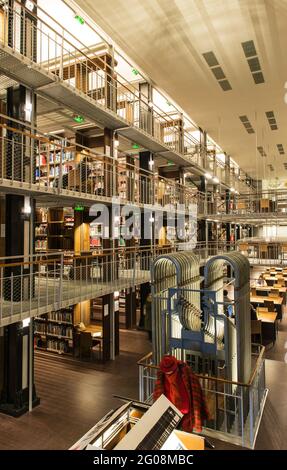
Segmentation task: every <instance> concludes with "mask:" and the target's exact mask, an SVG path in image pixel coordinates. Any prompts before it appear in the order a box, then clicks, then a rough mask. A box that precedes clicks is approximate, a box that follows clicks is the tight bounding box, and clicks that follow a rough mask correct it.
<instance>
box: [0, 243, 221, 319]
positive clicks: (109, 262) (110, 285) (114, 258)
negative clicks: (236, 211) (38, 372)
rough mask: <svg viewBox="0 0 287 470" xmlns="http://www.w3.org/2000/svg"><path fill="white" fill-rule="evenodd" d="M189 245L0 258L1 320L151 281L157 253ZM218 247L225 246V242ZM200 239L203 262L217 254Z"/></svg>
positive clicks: (219, 248)
mask: <svg viewBox="0 0 287 470" xmlns="http://www.w3.org/2000/svg"><path fill="white" fill-rule="evenodd" d="M187 248H189V247H187V246H186V244H185V243H173V244H169V245H164V246H162V245H153V244H151V245H146V246H143V247H137V246H136V247H119V248H115V249H102V250H101V251H99V252H95V251H94V252H89V253H85V254H84V255H77V254H75V253H73V252H57V251H53V252H46V253H42V252H41V253H37V254H34V255H30V256H27V257H24V256H17V257H10V258H7V257H6V258H1V259H0V324H1V325H4V324H9V323H14V322H16V321H20V320H22V319H24V318H27V317H30V316H37V315H40V314H43V313H45V312H48V311H52V310H58V309H60V308H64V307H66V306H68V305H73V304H75V303H77V302H80V301H82V300H88V299H92V298H96V297H99V296H101V295H104V294H108V293H111V292H114V291H115V290H121V289H124V288H127V287H133V286H135V285H138V284H141V283H144V282H149V281H150V267H151V263H152V261H153V259H154V258H155V257H157V256H159V255H162V254H166V253H173V252H175V251H178V250H184V249H187ZM216 249H218V250H222V251H226V249H227V247H226V245H225V244H222V245H221V246H220V247H219V246H218V247H217V248H216ZM213 250H215V246H214V247H213V248H212V251H211V248H209V249H206V247H203V246H202V245H201V244H200V243H199V244H197V246H196V247H195V249H194V252H195V254H197V255H198V257H199V260H200V261H202V262H203V263H204V262H205V261H206V260H207V259H208V258H209V257H210V256H213V255H214V254H216V253H215V251H213Z"/></svg>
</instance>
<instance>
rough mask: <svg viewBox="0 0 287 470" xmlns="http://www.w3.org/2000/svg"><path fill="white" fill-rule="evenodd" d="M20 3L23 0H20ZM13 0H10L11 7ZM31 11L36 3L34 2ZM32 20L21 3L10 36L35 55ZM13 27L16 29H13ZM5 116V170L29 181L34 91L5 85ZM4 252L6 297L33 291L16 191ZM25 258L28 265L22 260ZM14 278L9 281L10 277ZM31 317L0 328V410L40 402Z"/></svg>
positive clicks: (26, 208)
mask: <svg viewBox="0 0 287 470" xmlns="http://www.w3.org/2000/svg"><path fill="white" fill-rule="evenodd" d="M22 4H23V5H24V4H25V2H24V1H22ZM13 5H14V2H13V1H10V2H9V6H10V7H11V8H12V7H13ZM33 10H36V7H35V6H33ZM35 23H36V19H35V18H34V17H33V16H32V15H31V14H30V12H29V10H27V9H25V8H24V7H23V10H22V15H21V19H20V25H19V24H18V23H17V25H16V24H15V22H14V21H13V18H12V16H9V19H8V41H9V44H10V45H13V41H18V43H19V44H20V50H21V52H22V54H23V55H25V56H28V57H30V58H31V59H35V57H36V51H37V42H36V39H37V37H36V30H35V28H32V26H33V24H35ZM15 27H17V30H15V31H14V28H15ZM7 115H8V116H9V117H11V118H13V119H17V120H19V121H21V122H22V124H19V123H17V122H15V121H13V120H12V119H11V121H9V123H8V126H9V130H7V141H8V144H7V146H6V149H5V151H6V162H7V164H6V172H7V176H8V178H11V180H12V181H17V182H25V183H33V182H34V178H35V161H36V148H35V144H34V140H33V139H32V138H30V137H29V134H30V127H27V124H30V125H32V132H33V125H34V124H35V116H36V97H35V94H34V92H33V90H31V89H28V88H26V87H24V86H22V85H19V86H13V87H10V88H8V90H7ZM5 205H6V207H5V212H6V215H5V232H6V233H5V255H6V256H7V257H8V256H12V257H14V259H13V261H14V262H16V263H17V264H18V265H17V266H14V267H11V268H6V270H5V276H6V277H8V279H7V282H6V283H5V285H4V298H5V299H6V300H7V301H11V300H12V301H14V302H19V301H20V300H24V299H25V300H26V299H29V298H31V296H33V295H34V272H33V265H32V264H29V263H27V262H28V261H29V257H30V255H31V254H33V252H34V216H35V201H34V200H33V199H32V198H29V197H27V196H22V195H19V194H8V195H6V204H5ZM23 261H26V264H25V265H24V264H22V266H20V263H23ZM12 279H13V281H12ZM32 322H33V319H30V324H29V319H27V320H26V321H23V322H22V321H21V322H17V323H14V324H12V325H9V326H7V327H4V328H2V329H1V332H0V355H1V358H2V360H1V363H0V383H1V390H0V411H2V412H4V413H7V414H10V415H12V416H19V415H21V414H23V413H25V412H26V411H28V409H32V407H33V406H35V405H37V404H38V403H39V398H38V397H37V396H36V390H35V385H34V357H33V356H34V351H33V323H32Z"/></svg>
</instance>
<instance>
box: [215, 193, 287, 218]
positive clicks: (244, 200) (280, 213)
mask: <svg viewBox="0 0 287 470" xmlns="http://www.w3.org/2000/svg"><path fill="white" fill-rule="evenodd" d="M207 215H210V216H212V215H218V216H227V217H234V216H236V218H238V219H241V218H242V219H245V218H246V219H254V217H259V218H260V219H262V220H264V219H268V218H270V216H273V217H275V216H276V218H281V219H282V218H285V219H286V218H287V191H286V190H284V189H274V190H266V191H260V192H250V193H242V194H240V195H237V194H234V193H230V194H229V195H226V194H220V195H219V194H212V195H209V196H208V197H207Z"/></svg>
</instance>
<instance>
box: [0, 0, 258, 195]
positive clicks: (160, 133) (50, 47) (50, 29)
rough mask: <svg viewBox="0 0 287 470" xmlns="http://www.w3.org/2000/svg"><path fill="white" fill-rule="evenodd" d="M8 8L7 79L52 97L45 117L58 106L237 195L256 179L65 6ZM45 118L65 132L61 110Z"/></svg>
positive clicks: (3, 35)
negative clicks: (115, 132) (243, 185)
mask: <svg viewBox="0 0 287 470" xmlns="http://www.w3.org/2000/svg"><path fill="white" fill-rule="evenodd" d="M1 4H2V7H1V21H0V25H1V27H0V41H1V51H2V53H1V58H0V70H1V72H2V74H3V75H2V77H4V76H5V77H6V82H5V83H6V86H7V83H8V82H9V85H11V84H13V83H21V84H23V85H26V86H28V87H31V88H33V89H34V90H35V91H36V93H37V94H38V96H41V97H42V98H45V101H44V103H46V104H45V105H43V106H42V110H41V116H42V118H43V117H44V116H47V114H51V113H52V111H53V106H51V103H53V104H54V105H55V104H58V105H60V106H62V107H64V108H65V109H67V110H69V112H70V124H71V125H72V126H73V125H75V122H76V123H77V124H80V125H81V126H82V127H84V126H85V124H86V123H87V122H89V123H94V124H97V125H98V126H100V127H102V128H104V127H107V128H109V129H113V130H117V133H118V134H119V135H121V136H124V137H126V138H127V139H129V140H130V141H132V142H133V143H134V144H135V145H139V146H142V147H144V148H146V149H147V150H150V151H151V152H153V153H154V154H155V155H156V156H160V157H161V158H164V159H165V160H166V162H167V163H168V162H172V163H174V164H175V165H177V166H180V167H187V168H189V169H190V170H192V171H193V173H194V174H198V175H207V177H211V178H212V179H213V180H214V183H215V184H218V183H219V182H221V183H222V184H224V185H225V186H226V187H235V188H236V190H237V189H239V185H242V184H244V183H245V182H247V181H249V182H251V179H250V178H249V177H248V175H246V174H245V173H244V172H243V171H242V170H240V168H239V167H238V165H237V164H236V162H234V161H233V160H232V159H231V158H230V157H229V156H227V155H226V154H225V153H224V151H223V150H222V149H221V148H220V147H219V146H218V145H217V144H216V143H215V142H214V141H213V140H212V139H211V138H210V137H209V136H208V135H207V133H206V132H204V131H203V130H201V129H200V128H199V127H198V126H197V125H196V124H194V122H193V121H192V120H191V119H190V118H189V116H187V115H186V113H184V112H183V110H181V109H180V108H179V107H178V106H177V105H176V104H175V103H174V102H173V101H172V100H171V99H170V98H168V97H166V96H165V95H164V93H162V92H161V91H160V90H158V89H157V88H156V87H155V86H154V85H153V84H152V83H151V82H150V80H149V79H148V78H147V77H146V76H145V75H144V74H143V73H142V72H141V71H139V70H138V68H137V67H136V66H134V65H132V64H131V63H130V62H129V60H128V59H127V58H126V57H125V56H124V55H123V53H121V51H119V50H118V49H117V47H115V46H114V45H112V44H111V41H110V39H109V38H106V37H103V35H102V33H101V32H100V30H99V29H98V28H96V27H95V25H94V24H93V23H91V22H90V21H88V20H87V19H85V20H84V19H83V18H82V17H81V16H79V15H77V13H76V12H75V11H73V10H72V9H71V8H70V7H68V6H67V5H66V4H65V3H64V2H63V1H61V0H58V1H54V2H49V3H47V2H46V3H45V2H43V1H42V0H40V1H39V2H38V4H37V5H36V4H35V3H34V2H33V1H26V2H22V3H21V2H20V1H19V0H14V1H13V2H8V1H2V2H1ZM55 11H57V12H58V16H57V18H56V17H55ZM59 18H60V20H59ZM7 77H8V78H9V80H8V82H7ZM2 82H3V83H2V90H3V88H5V83H4V81H3V80H2ZM75 120H76V121H75ZM42 121H43V129H42V130H43V131H44V132H47V131H49V130H50V131H53V132H54V131H55V130H58V129H59V127H60V128H61V127H62V125H63V116H62V114H61V113H59V112H58V110H56V111H55V112H54V116H53V119H52V120H50V121H49V124H47V121H46V122H45V121H44V119H42ZM39 122H40V120H39ZM65 125H67V122H65Z"/></svg>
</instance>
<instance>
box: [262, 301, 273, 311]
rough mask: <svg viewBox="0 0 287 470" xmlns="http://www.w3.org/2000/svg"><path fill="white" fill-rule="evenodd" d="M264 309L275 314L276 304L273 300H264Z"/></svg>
mask: <svg viewBox="0 0 287 470" xmlns="http://www.w3.org/2000/svg"><path fill="white" fill-rule="evenodd" d="M264 307H266V308H267V309H268V312H274V310H275V307H274V302H273V300H264Z"/></svg>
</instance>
